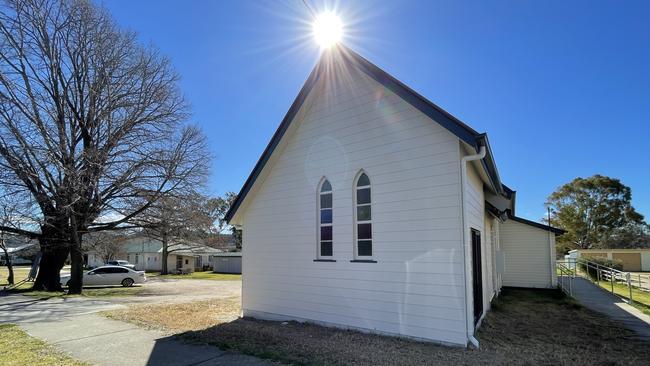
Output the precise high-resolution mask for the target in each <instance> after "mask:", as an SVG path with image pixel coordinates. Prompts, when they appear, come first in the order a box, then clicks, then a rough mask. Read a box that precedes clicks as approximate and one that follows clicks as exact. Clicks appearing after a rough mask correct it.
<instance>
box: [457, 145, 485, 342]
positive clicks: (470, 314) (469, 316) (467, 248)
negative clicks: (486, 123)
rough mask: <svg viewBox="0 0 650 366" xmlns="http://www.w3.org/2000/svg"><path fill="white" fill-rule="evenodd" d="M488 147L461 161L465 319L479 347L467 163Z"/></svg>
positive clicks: (478, 158)
mask: <svg viewBox="0 0 650 366" xmlns="http://www.w3.org/2000/svg"><path fill="white" fill-rule="evenodd" d="M486 152H487V149H486V147H485V145H483V146H481V147H480V148H479V152H478V154H475V155H467V156H464V157H463V158H462V159H461V161H460V172H461V173H460V204H461V230H462V232H463V235H462V238H463V264H464V266H465V271H463V273H464V277H465V281H464V282H465V319H466V332H467V340H468V341H469V342H470V343H471V344H472V345H474V347H476V348H478V347H479V343H478V340H477V339H476V338H475V337H474V330H475V329H474V323H473V320H474V308H473V307H470V306H469V298H470V296H472V284H471V282H470V281H471V280H472V278H471V277H470V276H468V274H469V273H470V272H471V271H472V263H471V262H470V261H469V259H468V258H470V256H471V255H472V252H471V243H470V242H469V240H468V237H469V236H468V235H467V231H468V229H469V227H468V226H467V219H466V218H467V212H466V208H465V206H466V205H465V197H466V196H467V193H466V192H465V190H466V186H467V163H468V162H470V161H475V160H482V159H484V158H485V155H486Z"/></svg>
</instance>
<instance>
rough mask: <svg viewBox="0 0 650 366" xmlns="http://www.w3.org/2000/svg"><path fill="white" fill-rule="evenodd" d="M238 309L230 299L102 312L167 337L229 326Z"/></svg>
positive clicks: (236, 299)
mask: <svg viewBox="0 0 650 366" xmlns="http://www.w3.org/2000/svg"><path fill="white" fill-rule="evenodd" d="M240 308H241V300H240V298H239V297H230V298H226V299H214V300H206V301H197V302H190V303H180V304H164V305H160V304H158V305H135V306H131V307H129V308H128V309H124V310H113V311H107V312H103V313H102V315H104V316H106V317H108V318H111V319H116V320H123V321H128V322H131V323H135V324H138V325H140V326H144V327H148V328H155V329H160V330H164V331H168V332H169V333H179V332H185V331H195V330H201V329H205V328H208V327H212V326H215V325H218V324H222V323H226V322H231V321H233V320H235V319H237V318H238V317H239V313H240Z"/></svg>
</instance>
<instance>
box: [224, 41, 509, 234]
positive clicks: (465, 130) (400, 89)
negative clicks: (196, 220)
mask: <svg viewBox="0 0 650 366" xmlns="http://www.w3.org/2000/svg"><path fill="white" fill-rule="evenodd" d="M334 57H337V58H338V59H337V61H339V60H340V61H342V62H344V63H346V64H348V65H350V66H353V67H357V68H358V69H360V70H361V71H363V72H364V73H365V74H367V75H368V76H370V77H371V78H372V79H374V80H375V81H377V82H378V83H380V84H382V85H383V86H384V87H385V88H387V89H389V90H390V91H392V92H393V93H395V94H396V95H398V96H399V97H401V98H402V99H403V100H405V101H406V102H408V103H409V104H411V105H412V106H413V107H415V108H417V109H418V110H419V111H420V112H422V113H423V114H425V115H427V116H428V117H429V118H431V119H432V120H434V121H435V122H437V123H438V124H440V125H441V126H443V127H444V128H446V129H447V130H449V131H450V132H451V133H453V134H454V135H456V136H457V137H458V138H459V139H460V140H461V141H463V142H465V143H467V144H468V145H470V146H471V147H473V148H474V149H475V150H476V151H477V152H478V151H479V149H480V147H481V146H485V148H486V151H487V152H486V156H485V158H484V159H482V160H481V164H482V165H483V168H484V169H485V171H486V172H487V175H488V177H489V180H490V185H491V186H492V190H493V191H494V192H495V193H497V194H506V192H504V188H503V185H502V184H501V180H500V178H499V173H498V171H497V168H496V164H495V162H494V158H493V156H492V150H491V149H490V143H489V141H488V138H487V135H486V134H485V133H478V132H477V131H476V130H474V129H472V128H471V127H469V126H468V125H466V124H465V123H463V122H462V121H460V120H459V119H458V118H456V117H454V116H452V115H451V114H450V113H448V112H447V111H445V110H444V109H442V108H440V107H439V106H437V105H436V104H434V103H433V102H431V101H429V100H428V99H426V98H425V97H423V96H422V95H420V94H418V93H417V92H416V91H414V90H413V89H411V88H409V87H408V86H406V85H404V84H403V83H402V82H401V81H399V80H397V79H396V78H394V77H393V76H391V75H390V74H388V73H387V72H386V71H384V70H382V69H380V68H379V67H377V66H376V65H374V64H373V63H371V62H370V61H368V60H366V59H365V58H363V57H361V56H360V55H359V54H357V53H356V52H354V51H352V50H351V49H349V48H348V47H346V46H343V45H338V46H336V47H333V48H332V49H330V50H329V51H326V52H324V53H323V55H322V56H321V59H320V60H319V62H318V63H317V64H316V66H315V67H314V69H313V70H312V72H311V74H310V75H309V78H307V81H306V82H305V84H304V85H303V87H302V89H301V90H300V92H299V93H298V96H297V97H296V99H295V100H294V101H293V103H292V104H291V107H290V108H289V111H288V112H287V114H286V115H285V116H284V118H283V119H282V122H281V123H280V126H279V127H278V129H277V130H276V131H275V134H274V135H273V138H271V141H270V142H269V144H268V146H267V147H266V149H264V152H263V153H262V156H261V157H260V159H259V160H258V161H257V164H255V167H254V168H253V171H252V172H251V174H250V176H249V177H248V179H246V182H245V183H244V186H243V187H242V189H241V191H240V192H239V194H238V195H237V199H236V200H235V202H233V204H232V206H231V207H230V210H229V211H228V212H227V213H226V217H225V218H226V221H230V220H231V219H232V218H233V216H234V215H235V213H236V212H237V210H238V209H239V207H240V206H241V204H242V202H243V201H244V199H246V195H247V194H248V192H249V191H250V190H251V188H252V187H253V185H254V184H255V180H256V179H257V177H258V176H259V175H260V173H261V172H262V170H263V169H264V166H265V165H266V163H267V162H268V160H269V159H270V158H271V155H272V154H273V151H274V150H275V148H276V147H277V146H278V144H279V143H280V141H281V140H282V137H283V136H284V134H285V132H286V131H287V129H288V128H289V126H290V125H291V122H292V121H293V119H294V118H295V116H296V114H297V113H298V111H299V110H300V107H301V106H302V105H303V103H304V102H305V100H306V99H307V96H308V95H309V92H310V91H311V90H312V88H313V87H314V85H315V84H316V82H317V81H318V80H319V78H320V77H322V76H323V74H325V72H326V70H327V69H328V67H327V66H328V65H327V63H328V62H331V59H332V58H334Z"/></svg>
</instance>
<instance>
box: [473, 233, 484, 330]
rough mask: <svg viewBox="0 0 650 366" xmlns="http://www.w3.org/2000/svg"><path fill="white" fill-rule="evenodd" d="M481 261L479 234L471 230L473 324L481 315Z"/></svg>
mask: <svg viewBox="0 0 650 366" xmlns="http://www.w3.org/2000/svg"><path fill="white" fill-rule="evenodd" d="M482 263H483V262H482V261H481V232H480V231H478V230H474V229H472V288H473V289H474V296H473V298H474V324H476V323H478V320H479V319H481V315H483V266H482Z"/></svg>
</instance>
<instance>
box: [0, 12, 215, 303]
mask: <svg viewBox="0 0 650 366" xmlns="http://www.w3.org/2000/svg"><path fill="white" fill-rule="evenodd" d="M178 79H179V76H178V74H177V73H176V72H175V71H174V70H173V69H172V67H171V64H170V61H169V60H168V59H167V58H165V57H163V56H161V55H160V53H159V52H158V51H157V50H156V49H154V48H152V47H144V46H143V45H141V44H140V43H139V42H138V41H137V37H136V35H135V34H134V33H132V32H127V31H124V30H122V29H120V28H119V27H118V26H117V24H116V23H115V21H114V20H113V19H112V18H111V16H110V15H109V14H108V12H107V11H106V10H105V8H103V7H101V6H98V5H96V4H95V3H93V2H91V1H85V0H22V1H18V0H6V1H3V2H2V3H0V200H2V199H5V198H6V197H17V196H19V197H21V198H22V199H23V200H24V201H26V202H31V203H33V204H32V205H31V210H30V215H31V217H32V218H33V222H34V224H33V225H32V226H31V227H29V226H28V227H22V228H16V227H2V228H0V229H2V230H5V231H7V232H13V233H16V234H21V235H25V236H28V237H31V238H34V239H38V241H39V243H40V247H41V252H42V257H41V262H40V268H39V271H38V276H37V278H36V281H35V282H34V288H35V289H40V290H50V291H57V290H60V289H61V285H60V282H59V272H60V270H61V268H62V267H63V264H64V261H65V260H66V259H67V258H68V256H70V258H71V262H72V267H71V283H70V287H69V292H70V293H80V292H81V289H82V281H83V268H82V266H83V249H82V242H83V237H84V235H86V234H87V233H90V232H97V231H102V230H114V229H117V228H120V227H124V224H125V223H127V222H128V221H129V220H131V219H132V218H134V217H136V216H137V215H139V214H140V213H142V212H143V211H144V210H146V209H147V208H148V207H149V206H150V205H151V204H153V203H154V202H156V200H158V199H159V198H161V197H165V196H167V195H172V194H174V193H175V192H184V191H186V190H187V189H189V188H191V187H194V186H195V185H197V184H198V183H200V182H201V181H202V180H204V179H205V177H206V174H207V167H208V166H209V155H208V154H207V147H206V143H205V137H204V135H203V134H202V133H201V131H200V130H199V129H197V128H195V127H192V126H185V125H184V122H185V121H186V120H187V118H188V116H189V108H188V106H187V103H186V102H185V100H184V99H183V97H182V95H181V93H180V91H179V89H178V85H177V82H178ZM134 198H139V200H137V201H138V202H140V203H141V205H140V206H133V205H131V203H132V202H134V201H135V200H134ZM109 217H113V218H115V220H113V221H108V220H106V218H109Z"/></svg>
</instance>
